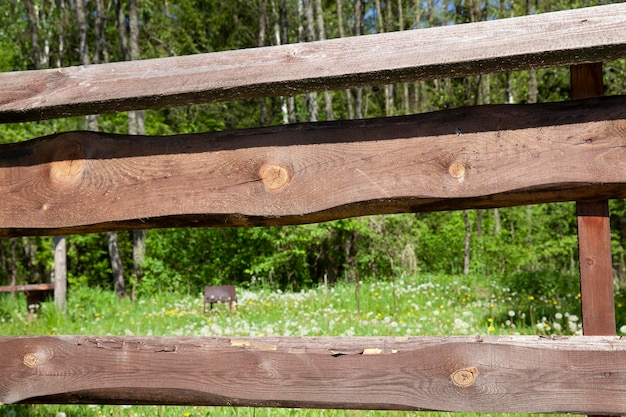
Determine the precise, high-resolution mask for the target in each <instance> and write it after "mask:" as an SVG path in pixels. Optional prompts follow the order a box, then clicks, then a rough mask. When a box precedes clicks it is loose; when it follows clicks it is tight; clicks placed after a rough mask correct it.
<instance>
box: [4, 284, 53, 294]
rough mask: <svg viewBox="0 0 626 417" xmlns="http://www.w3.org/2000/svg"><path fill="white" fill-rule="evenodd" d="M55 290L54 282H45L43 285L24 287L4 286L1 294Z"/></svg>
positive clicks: (25, 285) (27, 285)
mask: <svg viewBox="0 0 626 417" xmlns="http://www.w3.org/2000/svg"><path fill="white" fill-rule="evenodd" d="M53 289H54V282H44V283H41V284H22V285H2V286H0V292H16V291H18V292H21V291H48V290H53Z"/></svg>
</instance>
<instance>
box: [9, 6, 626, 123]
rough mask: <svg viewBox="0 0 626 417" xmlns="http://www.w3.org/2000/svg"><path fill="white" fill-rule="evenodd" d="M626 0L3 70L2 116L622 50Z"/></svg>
mask: <svg viewBox="0 0 626 417" xmlns="http://www.w3.org/2000/svg"><path fill="white" fill-rule="evenodd" d="M624 26H626V4H613V5H606V6H598V7H593V8H586V9H576V10H569V11H562V12H554V13H545V14H540V15H533V16H525V17H517V18H511V19H503V20H496V21H487V22H479V23H471V24H464V25H455V26H445V27H437V28H428V29H419V30H412V31H402V32H395V33H385V34H377V35H369V36H359V37H353V38H343V39H333V40H327V41H320V42H311V43H306V44H294V45H282V46H274V47H265V48H255V49H246V50H238V51H226V52H217V53H211V54H202V55H194V56H184V57H172V58H164V59H155V60H143V61H132V62H121V63H110V64H101V65H91V66H79V67H68V68H61V69H51V70H43V71H27V72H13V73H3V74H0V86H2V87H1V88H0V122H4V123H7V122H20V121H27V120H41V119H49V118H57V117H67V116H77V115H85V114H95V113H106V112H117V111H124V110H135V109H143V108H158V107H168V106H176V105H183V104H197V103H201V102H215V101H223V100H235V99H246V98H256V97H267V96H276V95H286V96H291V95H294V94H296V93H301V92H308V91H319V90H336V89H343V88H347V87H351V86H361V85H383V84H392V83H395V82H404V81H406V82H412V81H415V80H419V79H434V78H444V77H461V76H465V75H473V74H485V73H493V72H504V71H514V70H522V69H528V68H545V67H553V66H561V65H570V64H575V63H585V62H595V61H603V60H611V59H618V58H624V57H626V31H624Z"/></svg>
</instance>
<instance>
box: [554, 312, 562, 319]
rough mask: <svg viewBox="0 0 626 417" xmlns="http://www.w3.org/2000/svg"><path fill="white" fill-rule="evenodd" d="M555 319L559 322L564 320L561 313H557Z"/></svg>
mask: <svg viewBox="0 0 626 417" xmlns="http://www.w3.org/2000/svg"><path fill="white" fill-rule="evenodd" d="M554 318H555V319H557V320H561V319H562V318H563V314H561V313H556V314H555V315H554Z"/></svg>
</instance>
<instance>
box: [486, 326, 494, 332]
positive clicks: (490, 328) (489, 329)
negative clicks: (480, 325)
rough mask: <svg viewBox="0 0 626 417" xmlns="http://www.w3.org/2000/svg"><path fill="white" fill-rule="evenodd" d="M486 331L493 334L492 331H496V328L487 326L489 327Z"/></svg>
mask: <svg viewBox="0 0 626 417" xmlns="http://www.w3.org/2000/svg"><path fill="white" fill-rule="evenodd" d="M487 330H488V331H490V332H493V331H495V330H496V328H495V327H493V326H489V327H488V328H487Z"/></svg>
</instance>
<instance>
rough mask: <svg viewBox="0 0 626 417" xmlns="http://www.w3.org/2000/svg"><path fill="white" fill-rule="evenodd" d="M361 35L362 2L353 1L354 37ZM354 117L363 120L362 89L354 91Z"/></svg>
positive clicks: (361, 0) (359, 0)
mask: <svg viewBox="0 0 626 417" xmlns="http://www.w3.org/2000/svg"><path fill="white" fill-rule="evenodd" d="M362 34H363V0H355V1H354V36H360V35H362ZM354 116H355V117H356V118H357V119H362V118H363V89H362V88H360V87H359V88H357V89H356V99H355V103H354Z"/></svg>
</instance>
